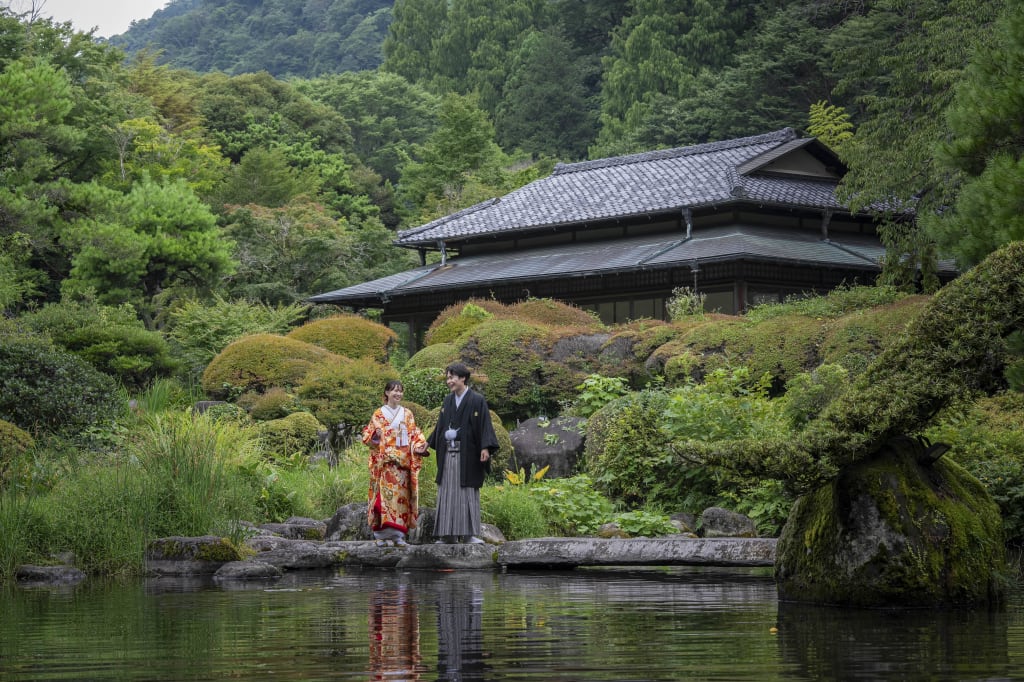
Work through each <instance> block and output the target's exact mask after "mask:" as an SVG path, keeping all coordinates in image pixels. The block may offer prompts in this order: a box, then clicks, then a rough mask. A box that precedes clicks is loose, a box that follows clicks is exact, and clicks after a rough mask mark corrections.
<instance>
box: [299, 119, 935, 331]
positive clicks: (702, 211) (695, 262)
mask: <svg viewBox="0 0 1024 682" xmlns="http://www.w3.org/2000/svg"><path fill="white" fill-rule="evenodd" d="M844 171H845V169H844V167H843V165H842V163H841V162H840V161H839V159H838V157H837V156H836V155H835V154H834V153H833V152H832V151H831V150H830V149H829V148H828V147H826V146H825V145H824V144H822V143H821V142H819V141H818V140H817V139H815V138H806V137H799V136H798V135H797V134H796V133H795V132H794V131H793V130H792V129H789V128H785V129H782V130H779V131H776V132H772V133H767V134H764V135H756V136H753V137H744V138H739V139H733V140H723V141H720V142H711V143H707V144H699V145H695V146H691V147H681V148H677V149H662V150H658V151H652V152H645V153H641V154H631V155H628V156H619V157H614V158H607V159H598V160H595V161H584V162H580V163H565V164H559V165H557V166H556V167H555V169H554V171H553V172H552V173H551V175H550V176H548V177H546V178H543V179H540V180H536V181H534V182H532V183H530V184H528V185H525V186H523V187H521V188H519V189H517V190H515V191H513V192H511V193H509V194H507V195H505V196H502V197H499V198H496V199H491V200H489V201H485V202H482V203H480V204H477V205H476V206H472V207H470V208H467V209H464V210H462V211H459V212H457V213H453V214H452V215H449V216H445V217H443V218H440V219H438V220H434V221H433V222H430V223H427V224H425V225H421V226H419V227H416V228H413V229H409V230H404V231H402V232H399V233H398V235H397V239H396V240H395V242H394V243H395V244H396V245H397V246H399V247H403V248H410V249H416V250H417V251H419V253H420V258H421V262H422V263H423V265H422V266H421V267H419V268H416V269H414V270H409V271H408V272H402V273H398V274H395V275H391V276H389V277H383V278H381V279H377V280H373V281H371V282H365V283H363V284H359V285H356V286H351V287H347V288H345V289H339V290H337V291H331V292H328V293H323V294H319V295H317V296H314V297H312V299H311V300H312V301H314V302H321V303H334V304H338V305H343V306H350V307H352V308H354V309H367V308H377V309H380V310H381V311H382V321H383V322H385V323H387V324H392V325H395V324H405V325H408V329H409V331H410V338H411V339H412V341H411V346H412V349H415V348H416V347H418V345H417V341H416V340H417V339H418V338H419V337H420V336H421V334H422V332H423V331H424V330H425V329H426V328H427V327H428V326H429V325H430V323H431V322H432V321H433V320H434V318H435V317H436V316H437V314H438V313H439V312H440V311H441V310H442V309H444V308H445V307H446V306H449V305H451V304H453V303H455V302H458V301H462V300H465V299H468V298H474V297H478V298H494V299H497V300H499V301H502V302H506V303H508V302H514V301H517V300H522V299H524V298H527V297H536V298H554V299H559V300H562V301H565V302H569V303H572V304H574V305H576V306H579V307H581V308H585V309H590V310H594V311H596V312H597V313H598V314H599V315H600V317H601V319H602V320H603V321H605V322H607V323H613V322H624V321H627V320H630V319H639V318H663V317H664V316H665V302H666V300H667V299H668V298H669V297H670V296H671V295H672V292H673V290H675V289H676V288H678V287H689V288H691V289H693V290H695V291H696V292H699V293H701V294H704V295H705V297H706V299H705V307H706V308H707V309H709V310H718V311H721V312H726V313H738V312H742V311H744V310H745V309H746V308H747V307H748V306H751V305H757V304H761V303H766V302H771V301H779V300H781V299H782V298H783V297H785V296H787V295H790V294H805V293H812V292H815V293H823V292H826V291H828V290H830V289H832V288H834V287H836V286H838V285H840V284H844V283H845V284H848V285H852V284H855V283H856V284H870V283H872V282H873V281H874V280H875V278H876V277H877V275H878V274H879V272H880V271H881V266H880V260H881V258H882V256H883V254H884V248H883V247H882V245H881V243H880V241H879V238H878V235H877V233H876V223H875V220H874V219H873V218H872V216H871V215H870V214H869V213H867V212H852V211H850V210H849V209H848V208H847V207H846V206H844V205H843V204H841V203H840V202H839V201H838V200H837V198H836V187H837V185H838V183H839V180H840V179H841V177H842V175H843V173H844ZM428 261H435V262H428ZM942 274H943V275H944V277H945V278H946V279H948V278H950V277H952V276H953V274H954V273H953V272H952V271H951V270H948V269H947V270H946V271H944V272H943V273H942Z"/></svg>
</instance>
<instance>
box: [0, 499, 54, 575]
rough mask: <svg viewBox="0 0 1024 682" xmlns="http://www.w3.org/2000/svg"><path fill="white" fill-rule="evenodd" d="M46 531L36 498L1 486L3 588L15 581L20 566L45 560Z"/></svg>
mask: <svg viewBox="0 0 1024 682" xmlns="http://www.w3.org/2000/svg"><path fill="white" fill-rule="evenodd" d="M47 530H48V528H47V525H46V520H45V518H44V516H43V514H42V511H41V509H40V505H39V504H38V501H37V498H35V497H32V496H29V495H23V494H20V493H19V492H18V491H16V490H14V489H13V488H7V489H4V488H3V487H2V486H0V584H2V583H7V582H10V581H11V580H13V578H14V572H15V570H16V569H17V567H18V566H19V565H21V564H27V563H33V562H41V561H42V560H43V557H44V556H45V551H46V549H48V546H47V540H48V538H47Z"/></svg>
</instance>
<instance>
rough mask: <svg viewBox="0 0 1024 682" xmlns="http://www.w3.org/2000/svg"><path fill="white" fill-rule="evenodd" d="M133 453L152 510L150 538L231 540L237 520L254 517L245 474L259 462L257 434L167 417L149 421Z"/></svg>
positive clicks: (205, 421) (189, 418)
mask: <svg viewBox="0 0 1024 682" xmlns="http://www.w3.org/2000/svg"><path fill="white" fill-rule="evenodd" d="M133 449H134V453H135V456H136V457H137V459H138V461H139V463H140V465H141V467H142V470H143V472H144V474H145V475H144V477H143V478H144V481H145V487H146V490H145V494H146V495H147V496H148V497H150V498H151V500H152V503H153V507H154V512H155V513H154V515H153V517H152V518H151V519H149V523H148V530H149V532H150V533H151V536H152V537H162V536H167V535H186V536H195V535H204V534H207V533H219V534H221V535H225V536H228V535H230V533H231V532H232V529H233V528H234V527H235V525H236V524H235V523H234V522H235V521H236V520H239V519H251V518H253V515H254V513H255V511H256V509H257V505H256V497H257V491H256V489H255V486H253V485H252V483H251V481H250V480H249V479H248V478H247V477H246V476H244V475H243V474H242V469H243V466H244V465H245V464H246V463H248V462H251V461H253V460H255V459H257V458H258V457H259V439H258V437H257V436H256V433H255V431H253V430H251V429H249V428H246V427H245V426H242V425H239V424H236V423H234V422H230V421H214V420H212V419H209V418H207V417H206V416H196V417H193V416H191V415H187V414H180V413H168V414H163V415H156V416H154V417H153V418H151V419H150V420H148V422H147V424H146V426H145V427H143V428H142V429H141V430H140V433H139V435H138V437H137V439H136V440H135V442H134V448H133Z"/></svg>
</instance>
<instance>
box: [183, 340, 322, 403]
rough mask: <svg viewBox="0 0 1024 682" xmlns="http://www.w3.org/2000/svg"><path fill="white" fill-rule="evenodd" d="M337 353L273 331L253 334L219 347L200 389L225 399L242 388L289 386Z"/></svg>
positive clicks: (261, 389) (295, 383) (254, 389)
mask: <svg viewBox="0 0 1024 682" xmlns="http://www.w3.org/2000/svg"><path fill="white" fill-rule="evenodd" d="M336 358H338V356H337V355H335V354H334V353H331V352H330V351H329V350H326V349H324V348H321V347H320V346H316V345H314V344H312V343H306V342H305V341H300V340H298V339H292V338H288V337H286V336H277V335H275V334H253V335H252V336H246V337H244V338H241V339H239V340H238V341H235V342H234V343H232V344H230V345H228V347H227V348H225V349H224V350H222V351H221V352H220V353H219V354H218V355H217V357H215V358H214V359H213V360H212V361H211V362H210V364H209V365H207V366H206V370H205V371H204V372H203V381H202V386H203V391H205V392H206V394H207V395H208V396H210V397H211V398H216V399H220V400H223V399H226V398H230V397H232V396H233V395H237V394H238V393H242V392H244V391H257V392H259V393H263V392H265V391H266V390H267V389H268V388H270V387H271V386H280V387H282V388H291V387H293V386H297V385H298V384H300V383H301V382H302V381H303V379H305V377H306V375H307V374H309V372H310V370H312V369H313V368H315V367H319V366H320V365H323V364H324V363H327V362H329V361H331V360H333V359H336Z"/></svg>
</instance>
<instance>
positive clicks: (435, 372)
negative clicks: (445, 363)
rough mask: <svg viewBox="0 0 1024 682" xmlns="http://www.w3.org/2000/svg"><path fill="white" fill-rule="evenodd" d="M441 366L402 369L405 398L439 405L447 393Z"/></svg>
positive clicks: (425, 403)
mask: <svg viewBox="0 0 1024 682" xmlns="http://www.w3.org/2000/svg"><path fill="white" fill-rule="evenodd" d="M444 379H445V375H444V368H443V367H424V368H422V369H411V370H410V369H408V367H406V368H405V369H403V370H402V385H403V386H404V387H405V399H406V400H407V401H412V402H414V403H419V404H420V405H440V404H441V402H442V401H444V398H445V396H447V395H448V385H447V384H446V383H445V381H444Z"/></svg>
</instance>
